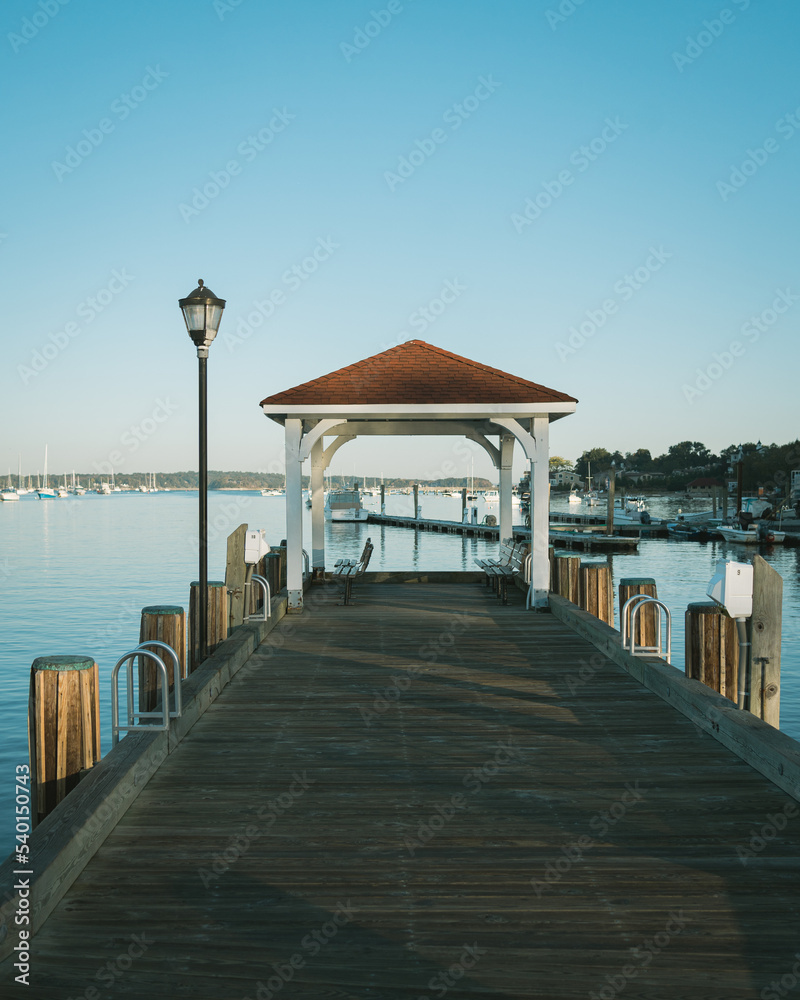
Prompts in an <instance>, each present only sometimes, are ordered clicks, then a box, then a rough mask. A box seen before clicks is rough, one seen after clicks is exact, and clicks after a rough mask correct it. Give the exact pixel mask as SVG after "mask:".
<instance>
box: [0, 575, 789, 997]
mask: <svg viewBox="0 0 800 1000" xmlns="http://www.w3.org/2000/svg"><path fill="white" fill-rule="evenodd" d="M355 596H356V600H357V602H358V603H357V605H356V606H353V607H339V606H337V604H336V603H335V601H336V600H337V598H336V597H335V596H334V597H333V598H330V597H323V596H321V594H320V592H319V591H317V590H316V589H315V590H313V591H312V592H311V593H310V594H309V595H308V596H307V599H309V600H310V601H311V603H312V604H313V605H314V608H313V610H312V611H311V612H310V613H309V614H308V615H307V616H304V618H303V620H299V621H298V620H297V619H291V618H289V619H286V620H285V622H284V623H282V627H281V628H278V629H277V630H276V632H274V633H272V635H270V636H269V637H268V639H267V641H266V642H265V643H264V644H262V647H261V648H260V649H259V650H258V651H257V652H256V653H255V654H254V655H253V657H252V658H251V660H250V662H249V664H248V665H247V666H246V667H244V668H243V669H242V671H241V672H240V673H239V674H238V675H237V676H236V678H235V679H234V680H233V681H232V683H231V684H230V685H229V686H228V687H227V688H226V689H225V690H224V691H223V692H222V694H221V695H220V697H219V699H218V700H217V701H216V702H215V703H214V705H213V706H212V707H211V708H210V709H209V710H208V711H207V712H206V714H205V715H204V716H203V717H202V718H201V719H200V720H199V721H198V723H197V724H196V725H195V727H194V729H193V730H192V732H191V733H190V735H189V736H188V737H187V738H186V739H185V740H184V742H183V743H181V744H180V745H179V746H178V748H177V749H176V750H175V752H174V753H173V754H171V755H170V757H169V758H168V759H167V761H166V762H165V763H164V764H163V765H162V766H161V768H160V770H159V771H158V773H157V774H156V775H155V777H154V778H153V779H151V781H150V783H149V785H148V786H147V787H146V788H145V790H144V791H143V792H142V793H141V795H140V797H139V798H138V799H137V800H136V802H135V803H134V804H133V805H132V807H131V808H130V810H129V811H128V813H127V814H126V815H125V817H124V818H123V820H122V821H121V822H120V823H119V825H118V826H117V828H116V830H115V831H114V832H113V833H112V834H111V836H110V837H109V838H108V839H107V841H106V842H105V844H104V845H103V847H102V848H101V849H100V851H99V852H98V854H97V855H96V856H95V858H94V859H93V860H92V861H91V862H90V863H89V865H88V867H87V868H86V870H85V871H84V873H83V874H82V875H81V876H80V878H79V879H78V881H77V882H76V883H75V885H74V886H73V888H72V889H71V890H70V891H69V892H68V894H67V895H66V897H65V898H64V899H63V900H62V902H61V903H60V904H59V906H58V907H57V909H56V910H55V911H54V913H53V914H52V916H51V917H50V919H49V921H48V923H47V924H46V925H45V927H44V928H43V929H42V931H41V932H40V933H39V934H38V935H37V937H36V938H35V939H34V943H33V949H32V959H31V964H32V975H31V982H32V987H31V988H30V990H25V989H24V988H23V987H19V988H15V987H14V986H13V982H12V980H13V970H12V968H11V966H10V963H9V962H6V963H5V964H4V965H3V967H2V969H0V996H3V997H5V996H17V995H23V994H24V995H27V996H29V997H37V998H38V997H48V998H52V1000H65V998H67V997H72V998H75V1000H77V998H79V997H86V998H87V1000H99V998H100V997H103V998H106V997H108V998H112V997H113V998H117V997H120V998H121V997H148V998H150V997H155V998H160V997H164V998H202V1000H227V998H245V997H249V998H252V1000H254V998H256V997H258V998H259V1000H265V998H266V1000H271V998H272V997H280V998H281V1000H283V998H290V997H302V998H304V1000H317V998H319V1000H322V998H329V1000H330V998H339V1000H382V998H386V1000H390V998H391V1000H417V998H421V997H430V998H433V997H442V996H444V995H445V993H444V992H443V990H445V989H446V990H447V996H448V997H449V998H452V1000H456V998H460V997H466V996H482V997H488V998H496V1000H502V998H511V997H514V998H532V997H543V998H551V1000H555V998H569V1000H576V998H581V997H590V996H600V997H603V998H606V1000H607V998H610V997H616V996H618V995H620V994H621V995H622V996H623V997H625V998H630V997H642V998H644V997H646V998H648V1000H662V998H663V1000H677V998H698V1000H699V998H710V1000H722V998H728V997H730V998H734V997H736V998H739V997H747V998H750V997H758V996H759V995H760V993H761V991H762V990H763V989H764V988H766V987H767V986H768V985H769V983H770V982H771V981H772V980H776V979H780V977H781V976H782V975H791V973H792V967H793V964H794V963H795V961H796V959H795V957H794V952H795V951H797V950H798V940H800V938H799V936H798V930H800V920H799V919H798V918H799V916H800V901H799V897H798V889H799V888H800V859H798V856H797V832H798V827H800V820H798V813H800V809H799V808H798V806H797V805H796V803H795V802H794V801H793V800H792V799H790V798H788V797H787V796H786V795H785V794H784V793H783V792H781V791H780V790H779V789H777V788H776V787H775V786H773V785H772V784H770V783H769V782H768V781H766V780H765V779H764V778H763V777H761V776H760V775H759V774H757V773H756V772H755V771H754V770H752V769H751V768H750V767H748V766H747V765H746V764H744V763H743V762H742V761H740V760H739V759H738V758H736V757H734V756H733V755H732V754H730V753H729V752H728V751H727V750H726V749H725V748H724V747H722V746H720V745H719V744H718V743H716V742H715V741H714V740H712V739H711V738H709V737H707V736H705V735H703V734H700V733H699V732H697V731H696V729H695V727H694V726H693V725H692V724H691V723H690V722H688V721H687V720H686V719H684V718H683V717H682V716H680V715H679V714H678V713H677V712H676V711H675V710H674V709H672V708H670V707H669V706H667V705H666V704H664V703H663V702H661V701H660V700H659V699H658V698H657V697H655V696H654V695H652V694H651V693H649V692H648V691H646V690H645V689H644V688H642V687H641V686H640V685H638V684H637V683H636V682H635V681H634V680H632V679H631V678H630V677H629V676H628V675H626V674H625V673H624V672H623V671H622V670H621V669H620V668H618V667H617V666H615V665H614V664H613V663H611V662H610V661H607V660H606V659H605V658H604V657H602V656H601V655H600V654H598V653H597V652H596V651H595V649H594V647H592V646H591V645H590V644H588V643H587V642H586V641H584V640H583V639H581V638H579V637H577V636H576V635H575V634H573V633H572V632H570V631H569V630H568V629H566V627H565V626H564V625H562V624H561V623H560V622H558V621H556V620H554V619H553V618H552V617H551V616H549V615H534V614H532V613H530V612H525V610H524V608H523V607H522V606H521V604H519V603H518V604H512V605H509V606H508V607H502V606H499V605H498V604H497V603H496V600H495V599H494V598H493V597H492V596H491V595H490V593H489V592H488V591H487V590H486V589H485V588H483V587H481V586H479V585H477V584H474V583H473V584H461V585H456V584H453V585H445V584H441V585H424V584H406V585H396V584H376V585H362V586H361V587H360V588H357V590H356V595H355ZM512 600H521V598H520V596H519V595H518V594H516V593H515V594H514V595H513V596H512ZM287 627H288V628H290V629H292V627H293V629H292V632H291V634H290V635H286V634H285V629H286V628H287ZM281 642H282V645H281V646H280V648H278V647H277V645H276V643H281ZM581 672H582V673H581ZM392 692H396V696H395V695H394V694H392ZM370 713H371V714H370ZM770 817H772V819H770ZM776 817H778V819H777V820H776V819H775V818H776ZM780 817H783V820H782V819H780ZM784 820H785V822H784ZM765 824H771V827H770V829H771V830H772V831H773V832H774V836H771V837H770V836H767V837H766V839H765V840H764V841H763V848H762V849H761V850H760V852H759V853H758V854H757V855H755V856H753V857H751V858H747V857H745V859H744V860H745V861H746V862H747V863H746V864H743V863H742V860H741V859H740V857H739V855H738V854H737V848H739V847H747V846H748V845H749V843H750V839H751V837H752V836H753V833H754V832H755V833H758V831H762V828H765ZM781 825H782V829H781V830H778V829H777V826H781ZM763 832H764V833H765V834H768V833H769V831H768V830H764V831H763ZM532 879H534V880H536V881H535V884H534V885H532V883H531V880H532ZM109 963H110V964H109ZM798 968H800V966H798ZM448 970H449V971H448ZM287 980H288V981H287ZM448 982H449V983H450V984H451V985H450V986H448ZM259 983H260V984H262V985H261V987H260V986H259ZM93 989H96V992H92V990H93ZM259 990H260V992H259ZM776 995H783V994H776Z"/></svg>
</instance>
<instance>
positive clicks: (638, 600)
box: [619, 594, 672, 663]
mask: <svg viewBox="0 0 800 1000" xmlns="http://www.w3.org/2000/svg"><path fill="white" fill-rule="evenodd" d="M646 604H655V605H656V607H657V608H658V609H659V612H661V611H663V612H664V618H665V622H666V627H667V655H666V657H665V659H666V661H667V663H671V662H672V661H671V657H672V614H671V613H670V610H669V608H668V607H667V606H666V604H664V602H663V601H659V600H658V599H657V598H655V597H649V596H648V595H647V594H634V595H633V596H632V597H629V598H628V600H627V601H626V602H625V604H624V605H623V606H622V610H621V611H620V613H619V617H620V631H621V633H622V646H623V648H625V647H626V646H627V647H628V652H629V653H630V654H631V655H632V656H646V655H647V654H649V653H655V655H656V656H661V655H662V649H663V647H662V642H661V636H662V631H661V614H660V613H659V615H658V618H657V619H656V621H657V632H656V639H657V641H656V645H655V646H637V645H636V639H635V636H636V620H637V618H638V615H639V612H640V611H641V609H642V608H643V607H644V606H645V605H646ZM634 605H635V606H634ZM629 609H630V626H629V625H628V610H629Z"/></svg>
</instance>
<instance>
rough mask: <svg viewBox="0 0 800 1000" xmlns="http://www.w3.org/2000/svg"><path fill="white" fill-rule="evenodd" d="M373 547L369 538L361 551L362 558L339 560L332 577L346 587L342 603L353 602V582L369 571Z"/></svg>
mask: <svg viewBox="0 0 800 1000" xmlns="http://www.w3.org/2000/svg"><path fill="white" fill-rule="evenodd" d="M373 549H374V546H373V544H372V541H371V539H369V538H368V539H367V541H366V543H365V545H364V551H363V552H362V553H361V558H360V559H359V560H358V561H355V560H353V559H338V560H337V562H336V565H335V567H334V570H333V573H332V574H331V577H332V579H333V580H335V581H336V582H337V583H341V584H342V586H343V587H344V596H343V598H342V601H341V605H345V604H352V603H353V601H352V600H351V599H350V598H351V596H352V593H353V583H354V582H355V581H356V580H357V579H359V577H362V576H363V575H364V574H365V573H366V572H367V566H369V560H370V557H371V556H372V550H373Z"/></svg>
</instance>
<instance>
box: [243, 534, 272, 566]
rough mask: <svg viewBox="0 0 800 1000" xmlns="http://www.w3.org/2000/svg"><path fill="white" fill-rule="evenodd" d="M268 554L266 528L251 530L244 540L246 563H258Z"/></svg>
mask: <svg viewBox="0 0 800 1000" xmlns="http://www.w3.org/2000/svg"><path fill="white" fill-rule="evenodd" d="M268 552H269V545H268V544H267V533H266V531H265V530H264V528H253V529H249V530H248V532H247V534H246V535H245V538H244V561H245V562H246V563H248V564H253V563H257V562H258V561H259V560H260V559H261V557H262V556H265V555H266V554H267V553H268Z"/></svg>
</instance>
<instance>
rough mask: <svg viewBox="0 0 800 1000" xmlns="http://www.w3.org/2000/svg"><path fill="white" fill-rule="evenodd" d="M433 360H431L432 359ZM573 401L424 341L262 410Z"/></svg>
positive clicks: (285, 395) (283, 396)
mask: <svg viewBox="0 0 800 1000" xmlns="http://www.w3.org/2000/svg"><path fill="white" fill-rule="evenodd" d="M432 356H433V357H432ZM450 402H453V403H489V404H496V403H514V404H526V403H574V402H577V401H576V400H575V399H574V397H572V396H568V395H567V394H566V393H563V392H558V391H557V390H556V389H550V388H548V387H547V386H544V385H540V384H539V383H537V382H531V381H529V380H528V379H524V378H522V377H521V376H519V375H512V374H511V373H510V372H504V371H501V370H500V369H499V368H493V367H491V366H489V365H485V364H482V363H481V362H479V361H473V360H472V359H471V358H465V357H463V356H462V355H460V354H454V353H453V352H452V351H447V350H445V349H444V348H443V347H438V346H437V345H436V344H429V343H428V342H427V341H425V340H406V341H403V342H402V343H400V344H394V345H393V346H392V347H389V348H387V349H386V350H384V351H381V352H380V353H379V354H374V355H372V356H371V357H368V358H364V359H363V360H361V361H356V362H355V363H353V364H351V365H347V366H346V367H344V368H340V369H338V370H337V371H334V372H329V373H328V374H327V375H321V376H319V377H318V378H315V379H312V380H311V381H309V382H304V383H303V384H302V385H297V386H294V387H293V388H291V389H286V390H284V391H282V392H278V393H275V394H274V395H271V396H268V397H267V398H266V399H264V400H262V401H261V405H262V406H277V405H280V404H284V403H285V404H287V405H290V406H294V405H306V404H308V405H312V406H314V405H337V404H342V405H354V404H360V403H375V404H383V403H386V404H390V403H400V404H410V405H414V404H419V405H422V404H436V403H450Z"/></svg>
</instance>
